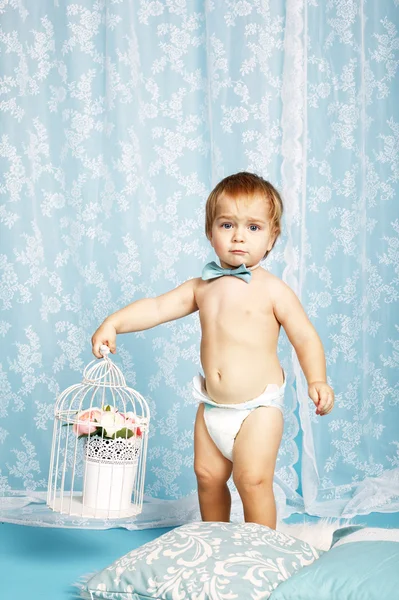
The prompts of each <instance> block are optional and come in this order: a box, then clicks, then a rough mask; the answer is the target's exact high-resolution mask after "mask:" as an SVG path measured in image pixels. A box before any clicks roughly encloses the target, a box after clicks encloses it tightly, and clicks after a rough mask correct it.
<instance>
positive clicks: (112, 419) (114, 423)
mask: <svg viewBox="0 0 399 600" xmlns="http://www.w3.org/2000/svg"><path fill="white" fill-rule="evenodd" d="M124 425H125V419H124V417H122V415H120V414H119V413H117V412H110V411H107V412H103V414H102V415H101V420H100V427H102V428H103V429H104V430H105V435H106V436H107V437H113V436H114V435H115V433H116V432H117V431H119V430H120V429H122V428H123V427H124Z"/></svg>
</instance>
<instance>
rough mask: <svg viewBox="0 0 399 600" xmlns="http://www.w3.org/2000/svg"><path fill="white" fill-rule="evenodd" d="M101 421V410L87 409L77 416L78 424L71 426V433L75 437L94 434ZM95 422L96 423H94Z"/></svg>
mask: <svg viewBox="0 0 399 600" xmlns="http://www.w3.org/2000/svg"><path fill="white" fill-rule="evenodd" d="M100 420H101V410H100V409H98V408H92V409H90V408H88V409H87V410H82V412H80V413H79V414H78V422H77V423H75V424H74V426H73V432H74V433H75V434H76V435H89V434H90V433H94V432H95V430H96V429H97V427H98V426H99V422H100ZM96 421H97V422H96Z"/></svg>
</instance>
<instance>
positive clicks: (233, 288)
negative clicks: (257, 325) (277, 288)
mask: <svg viewBox="0 0 399 600" xmlns="http://www.w3.org/2000/svg"><path fill="white" fill-rule="evenodd" d="M196 301H197V306H198V309H199V312H200V317H201V320H202V321H203V320H204V319H206V320H208V319H220V318H222V317H226V316H229V317H232V318H236V319H239V318H247V319H265V318H268V317H269V318H270V316H271V315H272V314H273V307H272V303H271V299H270V297H269V296H268V294H267V286H265V284H264V282H263V281H251V282H250V283H249V284H248V283H245V281H242V280H241V279H238V278H237V277H231V276H225V277H221V278H219V279H214V280H211V281H204V282H202V283H201V285H200V286H199V289H198V291H197V295H196ZM215 324H216V323H215Z"/></svg>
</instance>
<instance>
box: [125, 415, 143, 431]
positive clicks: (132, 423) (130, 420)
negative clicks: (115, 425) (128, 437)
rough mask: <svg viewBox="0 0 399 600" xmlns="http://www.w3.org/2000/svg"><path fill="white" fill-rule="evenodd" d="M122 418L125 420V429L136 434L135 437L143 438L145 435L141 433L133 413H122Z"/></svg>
mask: <svg viewBox="0 0 399 600" xmlns="http://www.w3.org/2000/svg"><path fill="white" fill-rule="evenodd" d="M120 414H121V415H122V417H124V418H125V425H124V426H125V427H126V429H130V431H132V432H133V433H134V435H135V436H137V437H141V436H142V435H143V434H142V432H141V429H140V427H138V426H137V425H136V420H135V418H134V413H133V412H127V413H126V414H123V413H120Z"/></svg>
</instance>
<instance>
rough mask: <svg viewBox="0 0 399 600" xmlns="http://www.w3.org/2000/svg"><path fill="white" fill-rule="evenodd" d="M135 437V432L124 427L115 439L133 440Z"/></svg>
mask: <svg viewBox="0 0 399 600" xmlns="http://www.w3.org/2000/svg"><path fill="white" fill-rule="evenodd" d="M133 435H134V433H133V431H132V430H131V429H126V427H124V428H123V429H120V430H119V431H117V432H116V433H115V435H114V439H115V438H118V437H119V438H127V439H129V438H131V437H132V436H133Z"/></svg>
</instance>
